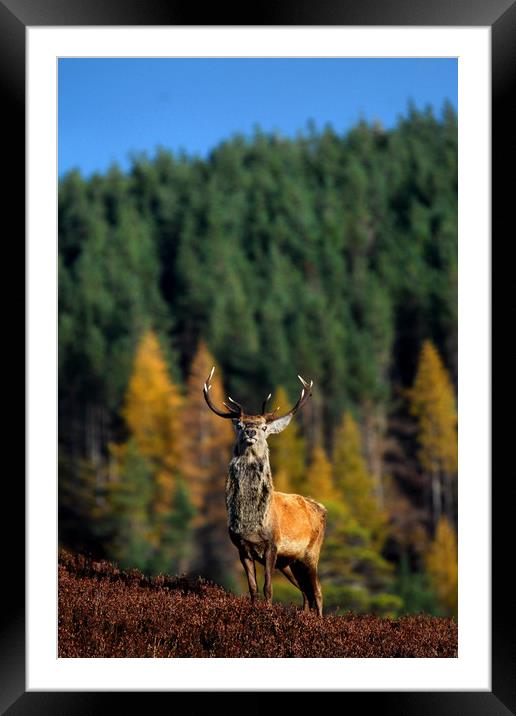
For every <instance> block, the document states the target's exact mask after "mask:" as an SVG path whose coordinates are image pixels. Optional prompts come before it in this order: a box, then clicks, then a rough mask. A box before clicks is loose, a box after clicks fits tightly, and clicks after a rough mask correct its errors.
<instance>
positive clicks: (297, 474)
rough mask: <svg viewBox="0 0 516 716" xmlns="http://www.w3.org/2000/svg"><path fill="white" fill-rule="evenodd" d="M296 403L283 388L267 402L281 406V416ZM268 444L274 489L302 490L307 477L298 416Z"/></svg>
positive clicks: (303, 445)
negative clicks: (297, 420)
mask: <svg viewBox="0 0 516 716" xmlns="http://www.w3.org/2000/svg"><path fill="white" fill-rule="evenodd" d="M294 402H295V401H294ZM294 402H293V401H291V400H290V398H289V397H288V395H287V391H286V390H285V389H284V388H282V387H280V388H278V389H277V391H276V392H275V393H274V395H273V396H272V398H271V400H270V402H269V403H268V406H270V408H269V407H268V409H270V410H274V409H275V408H276V407H279V411H278V415H282V414H284V413H286V412H287V411H288V410H289V409H290V408H291V407H292V406H293V405H294ZM268 443H269V451H270V463H271V470H272V480H273V482H274V489H275V490H278V491H279V492H301V491H302V489H303V483H304V480H305V470H306V450H305V441H304V440H303V437H302V435H301V433H300V430H299V425H298V423H297V422H296V418H295V417H294V418H292V420H291V422H290V424H289V425H288V426H287V427H286V428H285V430H283V432H281V433H278V434H277V435H271V436H270V438H269V440H268Z"/></svg>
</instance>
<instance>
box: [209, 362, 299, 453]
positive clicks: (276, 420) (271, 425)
mask: <svg viewBox="0 0 516 716" xmlns="http://www.w3.org/2000/svg"><path fill="white" fill-rule="evenodd" d="M214 371H215V367H213V368H212V369H211V373H210V375H209V376H208V378H207V380H206V382H205V384H204V387H203V393H204V398H205V400H206V402H207V403H208V407H209V408H210V409H211V410H213V412H214V413H216V415H218V416H219V417H221V418H226V419H228V420H231V421H232V422H233V425H234V427H235V431H236V448H237V451H238V454H240V455H242V454H243V453H244V452H246V451H248V450H251V451H252V452H254V453H257V454H263V452H265V450H266V448H267V438H268V437H269V435H273V434H274V433H280V432H281V431H282V430H285V428H286V427H287V425H288V424H289V423H290V421H291V420H292V418H293V416H294V415H295V414H296V413H297V411H298V410H299V409H300V408H301V407H302V406H303V405H304V404H305V403H306V402H307V400H308V398H309V397H310V396H311V395H312V385H313V381H310V383H307V382H306V380H304V379H303V378H302V377H301V376H300V375H298V376H297V377H298V378H299V380H300V381H301V383H302V385H303V388H302V390H301V394H300V396H299V398H298V400H297V403H296V404H295V405H294V407H293V408H291V409H290V410H289V411H288V412H287V413H285V414H284V415H278V412H279V407H278V408H275V409H274V410H273V411H272V412H266V406H267V403H268V401H269V400H270V398H271V394H270V393H269V395H268V396H267V397H266V398H265V400H264V401H263V404H262V410H261V413H260V414H259V415H248V414H247V413H246V412H245V410H244V408H243V407H242V406H241V405H240V403H237V402H236V400H233V398H230V397H228V402H227V403H223V405H224V407H225V408H227V411H222V410H219V409H218V408H217V407H216V406H215V405H214V404H213V402H212V400H211V397H210V388H211V379H212V377H213V373H214Z"/></svg>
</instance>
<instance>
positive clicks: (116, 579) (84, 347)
mask: <svg viewBox="0 0 516 716" xmlns="http://www.w3.org/2000/svg"><path fill="white" fill-rule="evenodd" d="M457 73H458V62H457V58H452V57H450V58H445V57H442V58H346V57H342V58H315V57H314V58H118V59H117V58H100V57H99V58H73V57H66V58H61V59H60V60H59V61H58V67H57V81H58V151H59V155H58V156H59V184H58V237H59V238H58V253H59V256H58V261H59V277H58V282H59V286H58V300H59V315H58V320H59V326H58V359H59V374H58V379H59V399H58V411H59V414H58V433H59V460H58V468H59V495H58V513H59V514H58V535H59V586H58V595H59V611H58V621H59V625H58V627H59V632H58V649H59V657H60V658H65V659H69V658H77V657H103V658H106V657H107V658H113V657H118V658H120V657H123V658H129V657H133V658H135V657H136V658H144V657H156V658H184V657H197V658H252V657H260V658H278V657H280V658H292V657H300V658H307V657H312V658H313V657H323V658H342V657H358V658H378V657H380V658H384V657H388V658H415V659H417V658H450V657H451V658H455V657H457V655H458V627H459V624H460V622H459V617H460V615H459V614H458V606H457V585H458V575H459V567H458V555H457V551H458V550H457V533H458V516H457V504H458V491H459V480H458V472H459V471H458V453H457V430H458V419H457V387H458V380H459V376H458V361H457V328H458V326H457V282H458V255H457V241H458V236H457V212H458V194H457V191H458V189H457V181H458V177H457V163H458V131H457V128H458V114H457V112H458V95H457V79H458V76H457ZM461 489H462V485H461Z"/></svg>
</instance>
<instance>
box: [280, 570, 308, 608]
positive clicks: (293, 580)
mask: <svg viewBox="0 0 516 716" xmlns="http://www.w3.org/2000/svg"><path fill="white" fill-rule="evenodd" d="M280 572H282V573H283V574H284V575H285V577H286V578H287V579H288V581H289V582H291V584H293V585H294V587H297V588H298V589H299V591H300V592H301V594H302V595H303V611H304V612H307V611H308V610H309V606H308V599H307V596H306V594H305V593H304V592H303V589H302V588H301V585H300V584H299V582H298V581H297V579H296V578H295V577H294V573H293V572H292V569H291V568H290V566H289V565H288V564H287V565H286V567H282V568H281V569H280Z"/></svg>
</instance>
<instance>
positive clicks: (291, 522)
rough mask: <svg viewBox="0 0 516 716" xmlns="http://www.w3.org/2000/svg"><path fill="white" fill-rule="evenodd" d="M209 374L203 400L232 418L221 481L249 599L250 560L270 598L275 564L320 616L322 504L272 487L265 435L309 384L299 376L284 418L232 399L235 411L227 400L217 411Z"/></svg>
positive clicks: (281, 422) (252, 588)
mask: <svg viewBox="0 0 516 716" xmlns="http://www.w3.org/2000/svg"><path fill="white" fill-rule="evenodd" d="M212 374H213V371H212ZM212 374H211V375H212ZM211 375H210V378H209V379H208V381H207V384H205V388H204V394H205V397H206V401H207V402H208V405H209V406H210V408H211V409H212V410H214V412H216V413H217V414H218V415H220V416H221V417H229V418H231V419H232V420H233V422H234V424H235V428H236V437H237V439H236V442H235V446H234V449H233V457H232V459H231V462H230V463H229V470H228V476H227V480H226V507H227V512H228V530H229V536H230V538H231V540H232V542H233V543H234V544H235V546H236V547H237V549H238V551H239V556H240V561H241V562H242V565H243V567H244V569H245V572H246V575H247V580H248V583H249V592H250V595H251V599H253V600H254V599H255V598H256V596H257V594H258V588H257V584H256V568H255V562H259V563H260V564H263V566H264V573H265V585H264V595H265V598H266V600H267V601H269V602H270V601H271V600H272V572H273V569H274V568H277V569H279V570H280V571H282V572H283V574H284V575H285V576H286V577H287V579H289V580H290V581H291V582H292V583H293V584H294V585H295V586H296V587H298V589H300V591H301V592H302V594H303V607H304V609H314V610H315V611H317V613H318V614H319V615H321V614H322V591H321V586H320V583H319V578H318V576H317V565H318V562H319V554H320V551H321V545H322V541H323V538H324V528H325V524H326V508H325V507H324V506H323V505H321V504H320V503H319V502H316V501H315V500H313V499H312V498H310V497H303V496H301V495H293V494H286V493H284V492H277V491H275V490H274V485H273V481H272V475H271V469H270V463H269V448H268V446H267V437H268V436H269V435H270V434H273V433H278V432H281V430H283V429H284V428H285V427H286V426H287V425H288V423H289V422H290V420H291V418H292V416H293V415H294V414H295V412H296V411H297V410H298V409H299V408H300V407H301V406H302V405H303V404H304V402H306V400H307V399H308V397H309V396H310V394H311V393H310V389H311V384H310V386H308V384H307V383H305V382H304V381H302V382H303V385H304V388H303V391H302V393H301V397H300V399H299V400H298V402H297V404H296V405H295V406H294V408H293V409H292V410H291V411H289V413H287V414H286V415H284V416H283V417H275V416H274V413H264V408H265V403H264V406H263V408H262V415H256V416H248V415H245V414H244V412H243V409H242V407H241V406H239V405H238V404H237V403H235V402H234V401H232V400H231V398H230V400H231V402H232V403H234V404H235V405H237V406H238V408H239V410H238V411H235V410H234V409H232V408H231V407H230V406H229V405H227V404H226V403H225V404H224V405H226V407H228V408H229V410H230V412H229V413H222V412H221V411H219V410H217V409H216V408H215V406H213V404H212V403H211V400H210V399H209V395H208V391H209V380H210V379H211ZM301 380H302V379H301ZM306 389H308V390H306ZM269 397H270V396H269Z"/></svg>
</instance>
